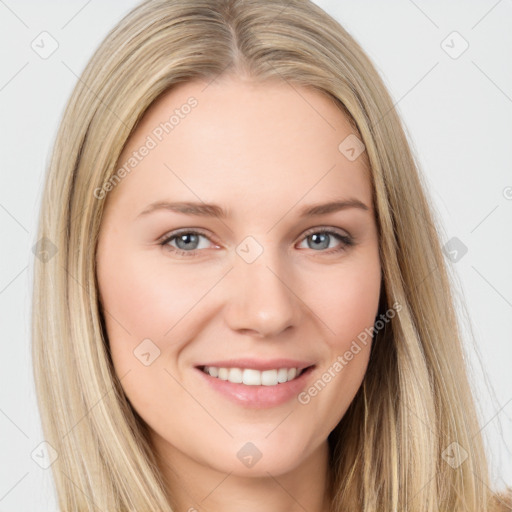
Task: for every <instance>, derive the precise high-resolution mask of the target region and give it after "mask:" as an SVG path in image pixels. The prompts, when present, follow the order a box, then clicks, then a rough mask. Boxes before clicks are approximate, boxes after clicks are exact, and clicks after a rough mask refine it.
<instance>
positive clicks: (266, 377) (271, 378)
mask: <svg viewBox="0 0 512 512" xmlns="http://www.w3.org/2000/svg"><path fill="white" fill-rule="evenodd" d="M203 371H204V372H205V373H207V374H208V375H210V376H211V377H216V378H217V379H221V380H228V381H229V382H233V383H234V384H241V383H243V384H245V385H246V386H277V384H283V383H284V382H288V381H290V380H293V379H295V378H296V377H298V376H299V375H300V374H301V373H302V372H299V370H298V369H297V368H279V369H275V370H263V371H259V370H253V369H252V368H245V369H242V368H217V367H215V366H205V367H204V368H203Z"/></svg>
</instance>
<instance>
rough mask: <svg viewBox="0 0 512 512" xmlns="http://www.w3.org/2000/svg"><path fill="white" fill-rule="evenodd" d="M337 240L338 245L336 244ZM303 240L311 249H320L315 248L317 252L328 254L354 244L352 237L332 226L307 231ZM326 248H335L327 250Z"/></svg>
mask: <svg viewBox="0 0 512 512" xmlns="http://www.w3.org/2000/svg"><path fill="white" fill-rule="evenodd" d="M336 241H337V242H338V246H336ZM303 242H306V244H307V246H308V248H309V249H312V248H313V249H319V250H320V251H316V250H315V252H324V253H326V254H331V253H337V252H340V251H344V250H346V249H347V248H348V247H351V246H352V245H354V240H353V239H352V237H350V236H349V235H345V234H342V233H340V232H338V231H337V230H334V229H331V228H314V230H310V231H308V232H306V233H305V235H304V239H303ZM340 242H341V244H340ZM333 244H334V246H333ZM325 249H333V250H329V251H326V250H325Z"/></svg>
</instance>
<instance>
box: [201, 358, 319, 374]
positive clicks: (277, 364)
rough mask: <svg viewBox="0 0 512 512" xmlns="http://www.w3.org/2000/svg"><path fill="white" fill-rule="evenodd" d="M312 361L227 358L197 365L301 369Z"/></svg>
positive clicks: (255, 368) (258, 368)
mask: <svg viewBox="0 0 512 512" xmlns="http://www.w3.org/2000/svg"><path fill="white" fill-rule="evenodd" d="M313 364H314V363H313V362H311V361H299V360H297V359H248V358H239V359H225V360H223V361H210V362H207V363H203V364H199V365H197V367H199V368H202V367H204V366H215V367H217V368H242V369H244V368H251V369H254V370H260V371H263V370H275V369H279V368H297V369H298V370H299V371H300V370H303V369H304V368H307V367H308V366H312V365H313Z"/></svg>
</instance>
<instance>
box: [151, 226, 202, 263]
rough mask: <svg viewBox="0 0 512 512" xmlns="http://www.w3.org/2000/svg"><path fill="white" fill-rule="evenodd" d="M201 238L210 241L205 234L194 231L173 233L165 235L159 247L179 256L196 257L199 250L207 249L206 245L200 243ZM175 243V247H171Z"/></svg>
mask: <svg viewBox="0 0 512 512" xmlns="http://www.w3.org/2000/svg"><path fill="white" fill-rule="evenodd" d="M201 238H203V239H205V240H210V239H209V238H208V237H207V236H206V235H205V234H203V233H202V232H200V231H196V230H190V229H189V230H185V229H184V230H181V231H178V232H176V231H174V232H173V233H169V234H168V235H165V236H164V238H163V239H162V240H161V241H160V245H161V246H163V247H165V248H166V249H168V250H170V251H172V252H174V253H176V254H179V255H180V256H185V257H192V256H196V255H197V252H196V251H198V250H199V249H208V243H206V244H205V243H203V244H202V243H201ZM173 243H175V245H173Z"/></svg>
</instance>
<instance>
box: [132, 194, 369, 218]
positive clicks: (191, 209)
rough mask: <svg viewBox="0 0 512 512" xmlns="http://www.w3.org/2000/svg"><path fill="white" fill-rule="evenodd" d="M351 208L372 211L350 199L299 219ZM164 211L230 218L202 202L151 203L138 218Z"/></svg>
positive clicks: (303, 211)
mask: <svg viewBox="0 0 512 512" xmlns="http://www.w3.org/2000/svg"><path fill="white" fill-rule="evenodd" d="M349 208H358V209H361V210H365V211H369V210H370V208H369V207H368V206H366V204H364V203H363V202H362V201H360V200H359V199H355V198H350V199H344V200H338V201H331V202H328V203H321V204H314V205H309V206H306V207H304V208H302V209H301V210H300V211H299V217H301V218H302V217H311V216H317V215H326V214H328V213H333V212H337V211H340V210H346V209H349ZM162 210H164V211H165V210H167V211H171V212H175V213H182V214H185V215H197V216H201V217H218V218H220V219H225V218H227V217H229V214H228V212H227V211H226V210H224V209H223V208H222V207H220V206H219V205H217V204H209V203H202V202H201V203H197V202H193V201H180V202H168V201H157V202H155V203H151V204H150V205H149V206H148V207H147V208H145V209H144V210H143V211H142V212H140V213H139V214H138V215H137V218H138V217H141V216H144V215H148V214H150V213H153V212H156V211H162Z"/></svg>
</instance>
